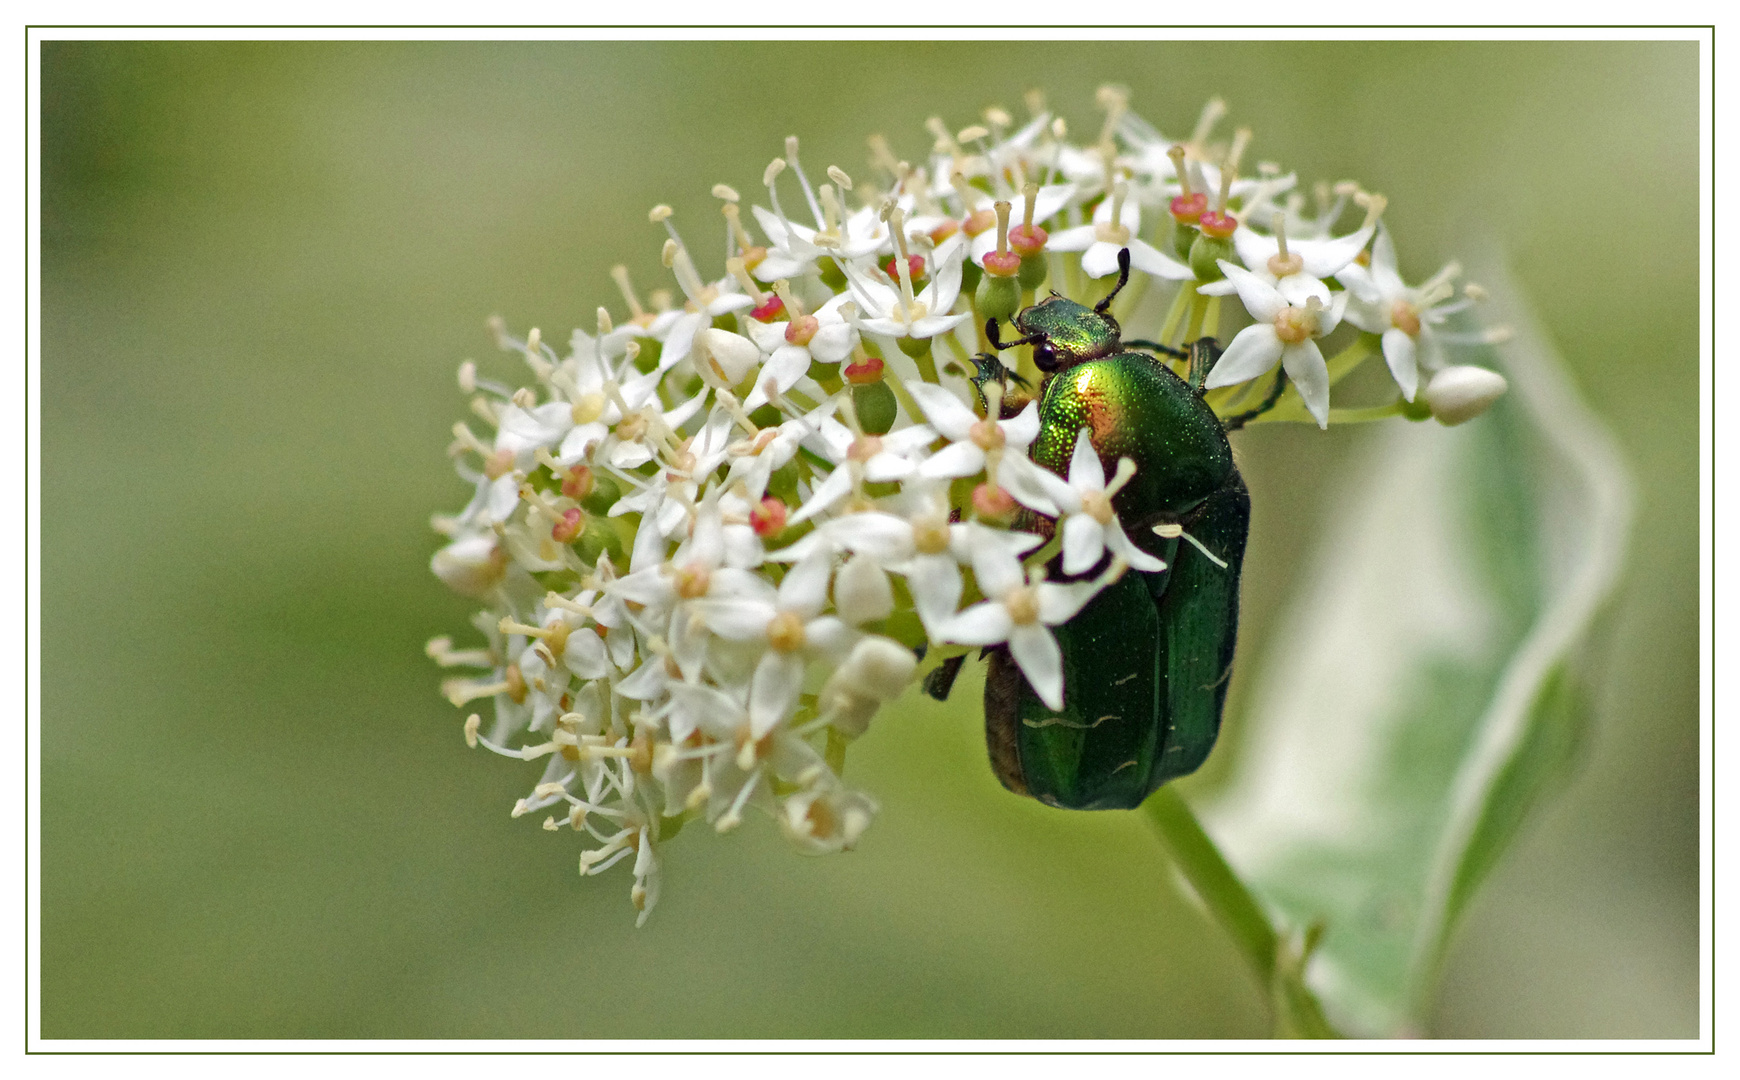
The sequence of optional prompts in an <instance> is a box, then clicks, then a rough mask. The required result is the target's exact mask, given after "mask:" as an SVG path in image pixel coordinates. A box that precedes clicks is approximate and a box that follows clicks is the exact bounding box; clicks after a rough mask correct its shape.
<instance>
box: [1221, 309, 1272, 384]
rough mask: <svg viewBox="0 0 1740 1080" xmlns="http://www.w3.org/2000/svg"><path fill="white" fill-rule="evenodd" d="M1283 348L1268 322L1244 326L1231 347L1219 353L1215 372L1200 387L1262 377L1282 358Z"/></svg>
mask: <svg viewBox="0 0 1740 1080" xmlns="http://www.w3.org/2000/svg"><path fill="white" fill-rule="evenodd" d="M1283 348H1284V346H1283V344H1282V342H1281V338H1280V337H1279V335H1277V334H1276V333H1275V328H1274V327H1273V326H1271V325H1270V324H1268V323H1266V322H1265V323H1257V324H1255V325H1254V326H1247V327H1245V328H1244V329H1243V330H1240V331H1239V332H1238V336H1237V337H1235V338H1233V339H1232V344H1230V345H1228V346H1227V347H1226V351H1225V352H1223V353H1221V354H1220V359H1219V360H1217V361H1216V362H1215V365H1214V370H1212V371H1210V372H1209V373H1208V379H1207V381H1206V382H1204V383H1203V386H1204V387H1206V388H1207V389H1209V390H1213V389H1216V388H1217V387H1222V386H1232V385H1234V384H1236V383H1242V382H1246V381H1248V380H1250V379H1254V378H1256V377H1257V376H1259V375H1265V374H1267V373H1268V372H1269V371H1271V370H1273V369H1274V367H1275V362H1276V361H1278V360H1280V359H1281V350H1282V349H1283Z"/></svg>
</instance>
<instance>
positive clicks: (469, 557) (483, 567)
mask: <svg viewBox="0 0 1740 1080" xmlns="http://www.w3.org/2000/svg"><path fill="white" fill-rule="evenodd" d="M429 569H431V570H433V571H434V572H435V576H436V577H438V578H440V579H441V580H442V581H443V582H445V583H446V584H447V587H448V588H450V589H452V590H453V591H454V592H456V593H458V594H460V595H461V596H469V597H471V598H472V599H474V600H481V599H484V598H485V597H486V596H488V594H489V591H490V590H491V589H493V588H495V587H496V585H497V584H498V583H500V581H501V579H502V575H503V574H504V573H505V572H506V571H507V559H506V558H505V557H504V556H503V555H502V553H501V549H500V548H498V547H497V546H496V542H495V538H494V537H490V536H467V537H464V538H462V539H459V540H455V541H453V543H451V544H448V545H447V546H446V547H444V548H442V549H441V550H440V551H437V552H436V553H435V556H434V557H433V558H431V559H430V560H429Z"/></svg>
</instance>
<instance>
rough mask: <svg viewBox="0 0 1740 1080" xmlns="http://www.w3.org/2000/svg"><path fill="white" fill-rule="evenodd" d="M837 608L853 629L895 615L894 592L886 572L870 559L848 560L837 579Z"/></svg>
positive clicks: (835, 606)
mask: <svg viewBox="0 0 1740 1080" xmlns="http://www.w3.org/2000/svg"><path fill="white" fill-rule="evenodd" d="M834 608H835V610H837V611H838V612H839V613H840V618H842V619H844V620H846V621H847V622H849V623H851V624H853V625H854V626H855V625H857V624H859V623H866V622H870V621H871V620H874V619H886V618H887V617H888V616H889V615H891V614H893V613H894V588H893V586H892V585H890V584H889V582H888V574H887V572H885V571H884V570H883V569H882V567H881V566H880V565H878V564H877V562H876V560H875V559H873V558H869V557H867V556H863V555H860V556H858V557H857V558H853V559H848V560H846V563H845V565H844V566H842V567H840V572H839V573H838V574H836V575H834Z"/></svg>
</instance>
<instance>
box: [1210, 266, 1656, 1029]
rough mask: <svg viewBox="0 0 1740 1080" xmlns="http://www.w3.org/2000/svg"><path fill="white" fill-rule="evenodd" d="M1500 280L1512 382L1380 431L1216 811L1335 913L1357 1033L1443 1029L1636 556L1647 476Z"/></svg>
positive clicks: (1276, 894)
mask: <svg viewBox="0 0 1740 1080" xmlns="http://www.w3.org/2000/svg"><path fill="white" fill-rule="evenodd" d="M1499 279H1500V274H1498V273H1491V272H1489V273H1488V274H1487V275H1486V276H1485V280H1487V281H1489V282H1491V283H1492V284H1494V285H1495V286H1497V287H1496V288H1494V290H1493V292H1494V294H1495V295H1500V296H1504V295H1508V296H1509V297H1511V298H1512V303H1513V308H1512V310H1510V311H1507V312H1501V313H1500V318H1499V319H1498V320H1495V321H1506V320H1508V321H1509V323H1510V324H1511V325H1512V326H1513V328H1514V329H1515V330H1516V334H1515V336H1514V337H1513V338H1512V339H1511V341H1510V342H1509V343H1508V344H1507V345H1505V346H1503V347H1501V348H1498V349H1496V350H1492V351H1491V352H1488V353H1487V354H1486V355H1484V356H1478V357H1476V358H1475V359H1476V361H1477V362H1480V363H1483V364H1488V365H1490V366H1494V367H1497V368H1498V369H1499V370H1501V371H1503V372H1504V373H1505V374H1506V376H1507V377H1508V378H1509V379H1510V380H1511V393H1509V394H1508V395H1507V396H1506V397H1505V398H1503V399H1501V401H1500V402H1499V404H1498V405H1496V406H1495V407H1494V408H1493V409H1492V411H1491V412H1490V413H1488V414H1487V415H1486V416H1484V417H1481V418H1480V419H1478V420H1476V421H1474V422H1472V423H1469V424H1466V425H1464V426H1461V427H1457V428H1451V429H1447V428H1443V427H1440V426H1438V425H1436V424H1429V423H1428V424H1395V425H1393V426H1390V427H1388V428H1387V430H1385V431H1383V432H1382V433H1381V435H1380V437H1378V438H1377V439H1375V440H1374V442H1373V443H1372V444H1371V446H1370V450H1369V456H1368V459H1367V460H1366V461H1365V462H1364V464H1363V467H1362V468H1360V469H1358V470H1356V474H1357V475H1356V478H1355V481H1354V483H1353V484H1352V486H1351V487H1350V488H1349V489H1348V493H1347V494H1345V495H1344V497H1343V498H1342V500H1341V501H1340V503H1339V504H1338V511H1337V513H1336V514H1335V516H1334V517H1333V519H1332V521H1331V523H1330V527H1329V529H1328V531H1327V536H1326V537H1325V542H1324V544H1323V546H1322V547H1321V549H1320V550H1319V553H1318V555H1317V557H1316V562H1315V566H1314V567H1313V568H1312V569H1310V570H1309V571H1308V572H1307V573H1306V574H1305V575H1304V576H1302V577H1301V579H1300V580H1301V581H1304V582H1309V583H1310V584H1309V585H1308V587H1307V588H1306V589H1305V591H1304V592H1303V593H1301V594H1300V595H1299V596H1298V597H1297V600H1296V605H1295V607H1294V608H1293V610H1292V611H1291V613H1290V615H1289V616H1287V617H1286V618H1284V619H1283V620H1282V621H1281V624H1280V628H1279V629H1278V631H1277V636H1276V639H1275V643H1274V645H1273V646H1272V652H1271V663H1270V665H1269V667H1268V669H1267V671H1266V672H1265V674H1264V680H1263V683H1262V684H1261V686H1260V687H1259V688H1258V690H1257V694H1256V698H1255V704H1254V708H1253V709H1252V711H1251V718H1250V730H1249V733H1248V736H1247V743H1246V747H1247V753H1246V755H1245V757H1244V758H1243V760H1242V762H1241V767H1240V769H1239V771H1238V772H1237V774H1236V775H1235V776H1234V777H1233V779H1232V781H1231V784H1230V785H1229V788H1228V790H1227V792H1226V795H1225V797H1224V798H1223V799H1221V800H1220V801H1219V802H1217V804H1216V805H1215V806H1214V807H1213V808H1212V809H1211V811H1210V812H1209V813H1208V814H1207V815H1206V816H1207V817H1208V819H1209V821H1210V823H1211V831H1212V832H1213V833H1214V834H1215V835H1216V836H1217V837H1218V838H1219V839H1220V840H1221V842H1222V843H1223V844H1224V846H1225V847H1226V849H1227V851H1228V856H1229V858H1230V859H1231V860H1232V862H1233V864H1234V865H1235V866H1237V867H1239V868H1240V870H1241V872H1242V873H1243V874H1244V876H1245V877H1246V879H1247V880H1248V881H1249V883H1250V884H1251V885H1252V887H1253V888H1254V889H1255V890H1256V891H1257V892H1258V894H1259V895H1260V896H1261V897H1262V898H1263V899H1264V901H1265V902H1266V903H1268V904H1269V905H1270V906H1271V907H1272V908H1273V909H1275V911H1276V912H1277V913H1278V914H1279V916H1280V917H1281V919H1282V921H1283V922H1284V923H1286V924H1289V925H1291V926H1293V927H1296V928H1298V927H1304V926H1306V925H1308V924H1310V923H1312V922H1314V921H1316V920H1322V921H1323V922H1324V924H1325V925H1326V928H1327V929H1326V932H1325V934H1324V937H1323V940H1322V945H1321V948H1320V949H1319V950H1318V952H1317V953H1316V955H1315V958H1314V960H1313V963H1312V966H1311V967H1310V969H1309V970H1308V972H1307V977H1306V981H1307V983H1308V985H1310V986H1311V987H1312V988H1313V989H1314V990H1315V991H1316V992H1317V993H1318V995H1319V996H1320V998H1321V999H1322V1001H1323V1004H1324V1006H1325V1009H1326V1011H1327V1012H1328V1014H1329V1017H1330V1019H1331V1020H1332V1021H1333V1022H1334V1023H1335V1024H1336V1025H1337V1026H1338V1027H1341V1028H1342V1029H1343V1030H1346V1031H1349V1032H1352V1033H1360V1034H1368V1035H1408V1034H1423V1032H1422V1031H1421V1028H1422V1025H1423V1018H1424V1017H1425V1016H1426V1014H1427V1009H1428V1007H1429V1005H1430V1000H1431V993H1432V988H1433V985H1434V984H1435V982H1436V981H1437V973H1438V969H1439V966H1440V963H1441V961H1442V958H1443V955H1444V951H1445V947H1446V945H1447V943H1448V941H1449V937H1450V934H1451V931H1452V930H1453V928H1454V926H1455V924H1456V921H1457V918H1458V917H1459V916H1460V915H1461V914H1462V912H1463V911H1464V909H1465V908H1466V906H1467V903H1468V901H1469V899H1470V897H1471V896H1472V895H1473V894H1474V892H1475V890H1476V888H1477V887H1478V886H1479V884H1480V883H1481V881H1482V880H1483V879H1484V878H1485V876H1486V874H1487V873H1488V872H1489V871H1490V870H1491V869H1492V867H1493V866H1494V864H1495V863H1496V861H1497V859H1498V857H1499V855H1500V854H1501V852H1502V851H1503V849H1504V847H1505V846H1506V845H1507V844H1508V843H1509V842H1510V840H1511V839H1512V838H1513V837H1514V836H1515V835H1516V832H1517V830H1518V828H1519V826H1520V825H1521V824H1522V823H1523V821H1524V819H1525V817H1526V816H1527V815H1528V813H1529V811H1530V809H1531V808H1532V807H1533V806H1535V805H1536V804H1537V803H1538V802H1539V801H1540V798H1541V796H1542V795H1543V794H1544V793H1546V792H1548V791H1549V790H1550V789H1551V788H1552V786H1553V781H1554V780H1555V779H1556V778H1557V777H1559V776H1562V775H1563V773H1564V767H1565V765H1566V764H1567V763H1568V762H1569V761H1570V760H1571V759H1572V755H1573V751H1574V750H1575V747H1576V744H1577V740H1578V734H1579V729H1580V727H1581V725H1582V723H1583V722H1584V720H1585V717H1586V715H1587V710H1586V709H1585V708H1584V707H1583V705H1582V692H1581V687H1582V685H1583V681H1584V680H1583V677H1582V676H1583V674H1584V671H1585V667H1586V665H1587V656H1586V654H1587V649H1586V648H1585V646H1586V644H1587V643H1588V640H1589V637H1590V630H1591V627H1592V624H1593V623H1594V621H1595V619H1596V617H1597V615H1598V614H1599V612H1600V610H1601V609H1602V607H1603V605H1604V602H1605V601H1606V600H1607V598H1608V596H1609V594H1610V593H1611V592H1612V589H1613V586H1614V583H1615V581H1616V579H1617V577H1618V573H1619V570H1620V565H1621V562H1622V559H1623V551H1624V545H1625V533H1626V526H1627V522H1628V519H1629V515H1630V483H1629V480H1628V477H1627V473H1626V469H1625V467H1624V465H1623V463H1622V462H1621V459H1620V457H1619V455H1618V452H1617V450H1616V449H1615V447H1614V445H1613V443H1612V441H1611V439H1610V438H1609V436H1608V435H1607V433H1606V432H1605V431H1604V430H1603V429H1602V428H1601V427H1600V426H1599V425H1598V424H1597V423H1596V421H1595V420H1594V419H1593V417H1592V416H1591V415H1590V413H1589V412H1588V411H1587V409H1586V408H1585V406H1584V405H1583V404H1582V403H1581V402H1580V401H1579V400H1578V399H1577V398H1576V396H1575V393H1574V391H1573V390H1572V389H1571V387H1570V384H1569V383H1568V382H1567V380H1566V376H1565V374H1564V372H1563V370H1562V368H1561V365H1560V362H1559V360H1558V358H1557V356H1556V355H1555V354H1554V352H1553V350H1552V348H1551V347H1550V346H1549V345H1548V344H1547V342H1546V340H1545V338H1544V336H1543V335H1542V334H1541V332H1540V331H1539V330H1537V329H1536V328H1535V327H1534V325H1533V323H1532V321H1531V320H1530V319H1529V318H1528V316H1527V315H1526V313H1524V312H1523V311H1522V310H1521V308H1520V305H1518V304H1516V302H1515V297H1516V296H1517V292H1516V286H1515V285H1513V284H1510V283H1508V282H1505V281H1502V280H1499Z"/></svg>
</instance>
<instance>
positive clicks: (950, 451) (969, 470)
mask: <svg viewBox="0 0 1740 1080" xmlns="http://www.w3.org/2000/svg"><path fill="white" fill-rule="evenodd" d="M984 471H985V452H984V451H983V450H981V449H979V447H978V444H976V443H972V442H965V441H963V442H957V443H950V444H949V445H947V446H945V447H943V448H942V449H941V450H938V451H937V452H936V453H934V454H932V455H931V456H930V457H928V458H926V459H925V460H924V461H923V462H922V463H921V464H920V465H919V466H918V475H920V476H923V477H926V478H927V479H943V478H953V477H959V476H977V475H978V474H979V473H981V472H984Z"/></svg>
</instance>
